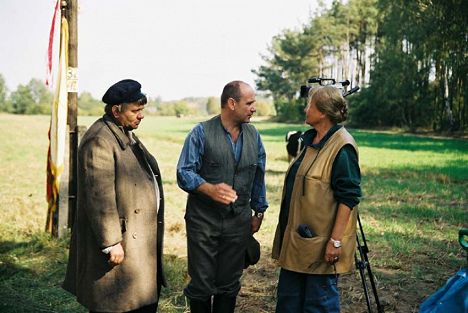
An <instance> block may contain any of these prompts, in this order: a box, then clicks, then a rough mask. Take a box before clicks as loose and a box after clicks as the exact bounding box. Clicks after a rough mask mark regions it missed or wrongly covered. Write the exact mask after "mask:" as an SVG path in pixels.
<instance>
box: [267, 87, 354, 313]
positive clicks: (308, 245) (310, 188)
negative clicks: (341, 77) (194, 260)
mask: <svg viewBox="0 0 468 313" xmlns="http://www.w3.org/2000/svg"><path fill="white" fill-rule="evenodd" d="M347 110H348V103H347V102H346V101H345V100H344V98H343V96H342V94H341V91H340V90H339V89H337V88H335V87H331V86H323V87H318V88H313V89H311V90H310V92H309V98H308V104H307V107H306V108H305V109H304V112H305V121H306V123H307V124H309V125H310V126H312V127H313V128H312V129H310V130H308V131H307V132H305V133H304V135H303V137H302V138H303V143H304V146H305V148H304V149H303V150H302V152H301V153H300V154H299V155H298V156H297V157H296V158H295V159H294V161H293V162H292V163H291V165H290V167H289V169H288V171H287V173H286V178H285V182H284V188H283V199H282V202H281V211H280V216H279V223H278V227H277V230H276V235H275V241H274V244H273V258H275V259H277V260H278V263H279V266H280V267H281V271H280V276H279V283H278V299H277V301H278V302H277V306H276V312H278V313H283V312H292V313H298V312H340V301H339V293H338V288H337V280H338V274H340V273H346V272H349V271H351V270H352V269H353V260H354V252H355V243H356V237H355V236H356V220H357V208H356V206H357V205H358V204H359V197H360V196H361V195H362V192H361V188H360V182H361V174H360V169H359V163H358V149H357V145H356V142H355V141H354V139H353V137H352V136H351V135H350V134H349V133H348V132H347V131H346V129H345V128H344V127H343V126H342V125H338V123H341V122H343V121H345V120H346V118H347Z"/></svg>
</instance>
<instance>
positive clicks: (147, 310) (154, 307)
mask: <svg viewBox="0 0 468 313" xmlns="http://www.w3.org/2000/svg"><path fill="white" fill-rule="evenodd" d="M157 311H158V303H154V304H150V305H146V306H144V307H141V308H139V309H136V310H133V311H128V312H125V313H156V312H157ZM89 313H105V312H95V311H89Z"/></svg>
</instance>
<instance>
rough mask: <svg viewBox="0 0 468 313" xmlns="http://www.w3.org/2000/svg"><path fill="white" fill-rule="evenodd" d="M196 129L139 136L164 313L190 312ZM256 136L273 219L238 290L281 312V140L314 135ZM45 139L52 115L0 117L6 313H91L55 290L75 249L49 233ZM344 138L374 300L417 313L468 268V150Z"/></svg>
mask: <svg viewBox="0 0 468 313" xmlns="http://www.w3.org/2000/svg"><path fill="white" fill-rule="evenodd" d="M95 119H96V117H80V118H79V125H85V126H89V125H91V123H93V122H94V120H95ZM201 120H203V118H186V119H179V118H171V117H159V118H157V117H147V118H146V119H145V120H144V121H143V123H142V124H141V127H140V129H138V131H137V132H136V133H137V134H138V136H139V137H140V139H142V141H143V142H144V143H145V145H146V146H147V148H148V149H149V150H150V151H151V152H152V153H153V154H154V155H155V156H156V158H157V159H158V162H159V164H160V167H161V170H162V177H163V183H164V188H165V195H166V203H167V208H166V212H167V213H166V237H165V246H164V252H165V255H166V257H165V268H166V276H167V279H168V282H169V284H170V286H169V288H166V289H163V293H162V299H161V302H160V312H184V311H186V310H187V303H186V300H185V298H184V296H183V294H182V288H183V286H184V285H185V284H186V282H187V279H188V276H187V273H186V242H185V225H184V220H183V214H184V211H185V201H186V194H185V193H184V192H182V191H181V190H180V189H179V188H178V187H177V182H176V174H175V167H176V164H177V160H178V157H179V154H180V151H181V148H182V144H183V142H184V139H185V136H186V135H187V133H188V132H189V131H190V129H191V128H192V127H193V126H194V125H195V124H196V123H197V122H199V121H201ZM254 125H255V126H256V127H257V128H258V129H259V131H260V133H261V135H262V138H263V141H264V144H265V148H266V151H267V198H268V201H269V203H270V208H269V209H268V212H267V215H266V217H265V220H264V222H263V225H262V229H261V231H260V232H259V233H258V234H257V235H256V237H257V239H258V240H259V241H260V242H261V244H262V251H263V255H262V262H263V264H264V265H261V266H259V267H258V268H254V269H252V270H250V269H249V271H248V272H247V273H246V275H245V277H244V278H243V279H245V280H246V281H249V283H246V284H245V287H244V288H243V290H248V291H249V292H250V293H249V294H247V295H246V294H244V297H243V298H242V299H241V300H242V301H247V302H248V301H251V302H254V301H255V302H254V305H257V307H263V308H265V309H263V311H261V312H268V311H269V309H268V308H270V309H271V308H272V307H274V299H275V294H274V293H275V289H274V286H275V284H276V271H277V270H276V269H275V267H274V266H273V265H272V263H271V262H270V261H269V256H268V252H269V251H271V244H272V240H273V235H274V231H275V228H276V222H277V219H278V214H279V205H280V201H281V192H282V184H283V180H284V173H285V171H286V169H287V166H288V162H287V157H286V150H285V142H284V138H285V135H286V133H287V132H288V131H290V130H297V129H300V130H306V129H308V128H307V126H305V125H295V124H279V123H272V122H266V121H261V122H254ZM48 128H49V117H47V116H15V115H0V139H1V142H2V145H0V155H2V166H1V167H0V183H1V184H0V185H1V188H0V311H1V312H86V310H85V309H84V308H83V307H81V306H80V305H79V304H77V303H76V301H75V300H74V298H73V297H72V296H71V295H69V294H68V293H66V292H65V291H63V290H62V289H61V287H60V285H61V282H62V280H63V277H64V274H65V270H66V263H67V254H68V250H67V249H68V246H67V245H68V239H66V240H56V239H54V238H51V237H50V236H49V235H48V234H46V233H44V232H43V230H44V227H45V217H46V212H47V203H46V199H45V174H46V172H45V170H46V155H47V148H48V139H47V131H48ZM349 131H350V133H351V134H352V135H353V136H354V138H355V139H356V142H357V144H358V146H359V156H360V164H361V170H362V188H363V193H364V196H363V197H362V202H361V205H360V208H359V209H360V216H361V220H362V223H363V226H364V230H365V233H366V239H367V242H368V244H369V247H370V250H371V252H370V254H369V256H370V258H371V264H372V265H373V267H374V273H375V275H376V278H377V281H378V285H379V290H380V291H379V292H380V293H381V297H382V298H383V299H384V300H385V302H387V303H388V304H389V305H388V307H387V310H386V312H415V311H417V308H418V306H419V304H420V303H421V302H422V301H424V300H425V299H426V298H427V297H428V296H429V295H430V294H432V293H433V292H435V291H436V290H437V289H439V288H440V287H441V286H442V285H443V284H444V283H445V281H446V280H447V279H448V278H449V277H451V276H453V275H454V274H455V273H456V271H457V270H458V269H460V268H462V267H464V266H465V263H466V252H465V251H463V250H462V249H461V247H460V245H459V244H458V242H457V238H458V230H459V229H460V228H468V210H467V208H468V206H467V197H466V196H467V191H466V190H467V189H468V141H463V140H449V139H433V138H427V137H418V136H410V135H403V134H389V133H379V132H372V131H366V130H355V129H351V130H349ZM269 262H270V263H269ZM251 275H253V277H254V279H253V282H250V280H249V279H250V278H249V277H252V276H251ZM351 277H353V276H351ZM344 278H345V279H344V281H343V283H342V306H343V312H353V310H354V309H353V308H354V305H356V303H362V302H363V300H362V294H357V293H356V289H358V287H356V286H354V285H353V284H352V283H351V282H349V283H348V282H347V281H346V277H344ZM358 285H359V284H358ZM249 288H250V289H249ZM241 304H242V303H241ZM356 310H357V309H356ZM270 311H271V310H270ZM360 311H364V309H362V310H360ZM239 312H246V310H242V309H239ZM256 312H258V310H257V311H256Z"/></svg>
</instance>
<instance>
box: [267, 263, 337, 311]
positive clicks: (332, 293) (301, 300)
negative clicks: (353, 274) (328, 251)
mask: <svg viewBox="0 0 468 313" xmlns="http://www.w3.org/2000/svg"><path fill="white" fill-rule="evenodd" d="M301 312H302V313H306V312H307V313H339V312H340V294H339V292H338V286H337V277H336V276H335V275H334V274H332V275H315V274H304V273H297V272H293V271H288V270H286V269H284V268H282V269H281V271H280V276H279V282H278V295H277V303H276V313H301Z"/></svg>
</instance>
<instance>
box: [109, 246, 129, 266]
mask: <svg viewBox="0 0 468 313" xmlns="http://www.w3.org/2000/svg"><path fill="white" fill-rule="evenodd" d="M124 256H125V252H124V249H123V247H122V245H121V244H120V243H118V244H116V245H115V246H113V247H112V249H111V251H110V252H109V261H107V262H108V263H109V265H111V266H116V265H119V264H120V263H122V262H123V260H124Z"/></svg>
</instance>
